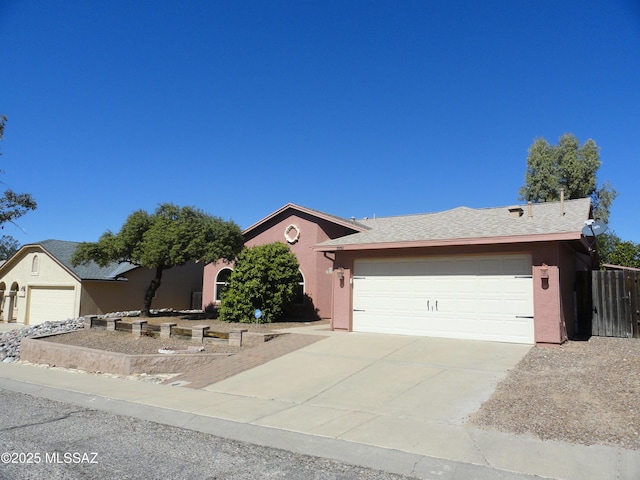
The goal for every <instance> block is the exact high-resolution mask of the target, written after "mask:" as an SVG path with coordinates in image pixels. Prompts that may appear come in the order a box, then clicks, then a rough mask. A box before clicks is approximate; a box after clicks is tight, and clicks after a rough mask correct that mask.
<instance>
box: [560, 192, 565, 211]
mask: <svg viewBox="0 0 640 480" xmlns="http://www.w3.org/2000/svg"><path fill="white" fill-rule="evenodd" d="M560 216H562V217H564V187H563V188H561V189H560Z"/></svg>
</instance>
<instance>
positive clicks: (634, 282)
mask: <svg viewBox="0 0 640 480" xmlns="http://www.w3.org/2000/svg"><path fill="white" fill-rule="evenodd" d="M638 280H640V272H637V271H631V270H605V271H602V270H594V271H593V272H591V305H592V316H591V334H592V335H597V336H600V337H636V338H639V337H640V328H639V322H640V283H639V282H638Z"/></svg>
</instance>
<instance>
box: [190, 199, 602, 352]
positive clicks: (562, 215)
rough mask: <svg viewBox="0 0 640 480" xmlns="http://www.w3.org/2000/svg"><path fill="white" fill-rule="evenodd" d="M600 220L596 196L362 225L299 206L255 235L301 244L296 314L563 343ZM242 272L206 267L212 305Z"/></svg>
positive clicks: (374, 326)
mask: <svg viewBox="0 0 640 480" xmlns="http://www.w3.org/2000/svg"><path fill="white" fill-rule="evenodd" d="M591 217H592V208H591V201H590V199H588V198H585V199H578V200H567V201H561V202H549V203H541V204H533V205H531V204H528V205H524V206H513V207H497V208H483V209H472V208H467V207H459V208H455V209H452V210H447V211H444V212H438V213H428V214H420V215H406V216H398V217H383V218H370V219H361V220H358V221H356V220H346V219H343V218H339V217H335V216H332V215H329V214H326V213H322V212H318V211H316V210H312V209H309V208H305V207H300V206H298V205H294V204H288V205H285V206H284V207H282V208H281V209H279V210H277V211H276V212H274V213H272V214H270V215H268V216H267V217H265V218H263V219H262V220H260V221H259V222H257V223H255V224H254V225H252V226H250V227H249V228H247V229H246V230H245V231H244V235H245V239H246V245H247V246H252V245H258V244H262V243H269V242H274V241H282V242H285V243H287V244H288V245H289V246H290V248H291V250H292V251H293V252H294V253H295V254H296V256H297V258H298V261H299V263H300V271H301V277H300V279H301V285H300V287H301V291H304V293H305V294H306V297H305V300H304V302H302V301H301V302H300V305H299V306H298V310H297V312H296V313H297V315H299V316H300V317H301V318H312V317H314V316H315V317H320V318H330V319H331V327H332V329H334V330H343V331H356V332H374V333H388V334H407V335H425V336H438V337H448V338H463V339H476V340H490V341H503V342H514V343H528V344H560V343H563V342H564V341H566V340H567V339H568V338H569V337H571V336H572V335H574V333H575V332H576V331H577V327H578V325H577V319H576V318H575V313H574V312H575V310H576V309H575V302H576V300H575V296H576V292H575V276H576V272H577V271H588V270H591V269H592V267H593V263H594V255H593V253H592V251H591V249H590V248H589V247H590V245H589V242H588V241H587V239H585V238H584V237H583V235H582V228H583V227H584V225H585V221H586V220H588V219H590V218H591ZM231 268H233V266H232V265H227V264H224V263H223V262H218V263H215V264H209V265H207V266H205V269H204V281H203V294H202V295H203V306H207V305H210V304H215V303H216V301H217V300H218V299H219V292H220V289H221V288H224V284H225V281H226V279H228V274H229V273H230V269H231ZM301 298H302V297H301Z"/></svg>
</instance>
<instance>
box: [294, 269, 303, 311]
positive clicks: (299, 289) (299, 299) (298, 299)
mask: <svg viewBox="0 0 640 480" xmlns="http://www.w3.org/2000/svg"><path fill="white" fill-rule="evenodd" d="M293 303H294V305H304V275H302V272H301V271H300V270H298V284H297V285H296V296H295V297H294V300H293Z"/></svg>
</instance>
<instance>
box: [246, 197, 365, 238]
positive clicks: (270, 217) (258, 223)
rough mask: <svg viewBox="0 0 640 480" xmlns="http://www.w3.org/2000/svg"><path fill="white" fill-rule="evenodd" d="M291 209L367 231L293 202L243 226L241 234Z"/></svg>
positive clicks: (358, 230) (359, 230) (356, 229)
mask: <svg viewBox="0 0 640 480" xmlns="http://www.w3.org/2000/svg"><path fill="white" fill-rule="evenodd" d="M290 208H291V209H293V210H298V211H299V212H302V213H306V214H307V215H311V216H314V217H317V218H320V219H322V220H326V221H327V222H331V223H335V224H336V225H341V226H343V227H347V228H350V229H352V230H354V231H356V232H365V231H367V229H366V228H365V227H363V226H361V225H358V224H356V223H351V222H349V221H347V220H340V219H338V218H336V217H333V216H331V215H326V214H323V213H322V212H318V211H317V210H311V209H309V208H305V207H301V206H300V205H296V204H295V203H287V204H286V205H285V206H284V207H282V208H279V209H278V210H276V211H275V212H273V213H272V214H271V215H267V216H266V217H264V218H262V219H261V220H259V221H258V222H256V223H254V224H253V225H251V226H249V227H247V228H245V229H244V230H243V231H242V234H243V235H246V234H247V233H249V232H251V230H254V229H256V228H258V227H259V226H260V225H263V224H264V223H266V222H268V221H269V220H271V219H272V218H275V217H277V216H278V215H280V214H281V213H283V212H285V211H286V210H288V209H290Z"/></svg>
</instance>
